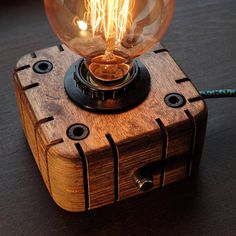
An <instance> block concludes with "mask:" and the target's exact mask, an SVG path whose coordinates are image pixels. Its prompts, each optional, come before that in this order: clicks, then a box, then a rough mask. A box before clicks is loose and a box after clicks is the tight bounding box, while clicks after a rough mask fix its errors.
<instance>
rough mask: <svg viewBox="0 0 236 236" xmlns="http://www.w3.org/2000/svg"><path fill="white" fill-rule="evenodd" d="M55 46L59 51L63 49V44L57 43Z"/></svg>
mask: <svg viewBox="0 0 236 236" xmlns="http://www.w3.org/2000/svg"><path fill="white" fill-rule="evenodd" d="M57 48H58V50H59V51H60V52H64V51H65V49H64V48H63V46H62V45H61V44H59V45H57Z"/></svg>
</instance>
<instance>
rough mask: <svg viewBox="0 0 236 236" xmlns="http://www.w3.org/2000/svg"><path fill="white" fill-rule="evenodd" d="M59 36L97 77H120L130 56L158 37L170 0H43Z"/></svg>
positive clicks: (168, 15) (164, 26) (165, 22)
mask: <svg viewBox="0 0 236 236" xmlns="http://www.w3.org/2000/svg"><path fill="white" fill-rule="evenodd" d="M44 3H45V8H46V12H47V16H48V19H49V22H50V24H51V26H52V28H53V30H54V32H55V33H56V34H57V36H58V37H59V39H60V40H61V41H62V42H63V43H65V44H66V45H67V46H68V47H69V48H70V49H71V50H73V51H74V52H76V53H77V54H79V55H81V56H82V57H84V58H85V60H86V66H87V68H88V70H89V71H90V73H91V74H92V75H93V76H94V77H96V78H97V79H99V80H101V81H116V80H119V79H121V78H124V76H126V75H127V74H128V73H129V71H130V70H131V68H132V65H133V64H132V60H133V59H134V58H136V57H138V56H140V55H142V54H144V53H145V52H147V51H148V50H150V49H151V48H152V47H153V46H154V45H155V44H156V43H157V42H159V41H160V39H161V38H162V36H163V35H164V33H165V32H166V30H167V28H168V26H169V24H170V22H171V19H172V16H173V12H174V5H175V0H44Z"/></svg>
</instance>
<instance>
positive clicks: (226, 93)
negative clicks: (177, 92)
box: [200, 89, 236, 99]
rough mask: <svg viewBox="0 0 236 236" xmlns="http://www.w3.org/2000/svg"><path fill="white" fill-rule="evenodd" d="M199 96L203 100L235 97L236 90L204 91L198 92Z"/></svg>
mask: <svg viewBox="0 0 236 236" xmlns="http://www.w3.org/2000/svg"><path fill="white" fill-rule="evenodd" d="M200 95H201V96H202V97H203V98H204V99H208V98H225V97H236V89H218V90H205V91H200Z"/></svg>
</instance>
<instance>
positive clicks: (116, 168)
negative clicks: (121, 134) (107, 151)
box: [106, 134, 119, 201]
mask: <svg viewBox="0 0 236 236" xmlns="http://www.w3.org/2000/svg"><path fill="white" fill-rule="evenodd" d="M106 138H107V140H108V142H109V143H110V145H111V149H112V154H113V155H112V156H113V160H114V194H115V201H118V200H119V177H118V176H119V151H118V148H117V146H116V144H115V142H114V140H113V138H112V136H111V135H110V134H106Z"/></svg>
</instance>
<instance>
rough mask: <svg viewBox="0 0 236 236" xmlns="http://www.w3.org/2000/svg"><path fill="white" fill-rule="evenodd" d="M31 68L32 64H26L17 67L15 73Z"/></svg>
mask: <svg viewBox="0 0 236 236" xmlns="http://www.w3.org/2000/svg"><path fill="white" fill-rule="evenodd" d="M29 68H30V65H25V66H21V67H18V68H16V69H15V73H17V72H19V71H22V70H26V69H29Z"/></svg>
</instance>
